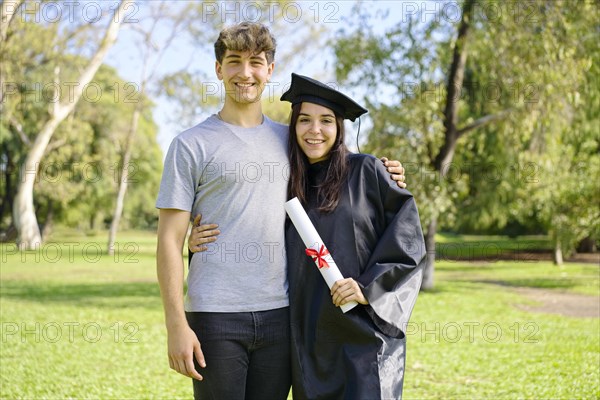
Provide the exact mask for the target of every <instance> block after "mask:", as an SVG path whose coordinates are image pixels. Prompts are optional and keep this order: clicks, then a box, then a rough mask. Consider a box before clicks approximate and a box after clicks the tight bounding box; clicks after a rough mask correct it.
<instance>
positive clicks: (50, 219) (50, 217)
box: [42, 202, 54, 240]
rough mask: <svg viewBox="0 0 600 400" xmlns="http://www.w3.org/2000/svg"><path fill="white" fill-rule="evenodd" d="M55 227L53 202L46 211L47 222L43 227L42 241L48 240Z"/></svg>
mask: <svg viewBox="0 0 600 400" xmlns="http://www.w3.org/2000/svg"><path fill="white" fill-rule="evenodd" d="M53 225H54V207H53V204H52V202H49V203H48V208H47V210H46V220H45V221H44V223H43V225H42V240H46V239H47V238H48V236H49V235H50V233H51V232H52V227H53Z"/></svg>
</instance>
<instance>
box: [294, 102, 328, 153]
mask: <svg viewBox="0 0 600 400" xmlns="http://www.w3.org/2000/svg"><path fill="white" fill-rule="evenodd" d="M336 136H337V126H336V123H335V114H334V113H333V111H331V110H330V109H329V108H327V107H323V106H321V105H318V104H314V103H307V102H304V103H302V106H301V108H300V114H299V116H298V120H297V121H296V140H298V144H299V145H300V148H301V149H302V151H303V152H304V154H306V157H307V158H308V162H310V163H311V164H314V163H316V162H318V161H323V160H326V159H327V158H329V152H330V151H331V148H332V147H333V145H334V143H335V138H336Z"/></svg>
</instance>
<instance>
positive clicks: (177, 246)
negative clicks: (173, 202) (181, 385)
mask: <svg viewBox="0 0 600 400" xmlns="http://www.w3.org/2000/svg"><path fill="white" fill-rule="evenodd" d="M189 220H190V213H189V212H187V211H181V210H174V209H160V211H159V217H158V246H157V250H156V273H157V276H158V284H159V286H160V293H161V297H162V301H163V307H164V309H165V323H166V325H167V335H168V353H169V366H170V367H171V368H172V369H174V370H175V371H177V372H179V373H180V374H182V375H185V376H188V377H190V378H194V379H198V380H202V376H201V375H200V374H199V373H198V372H197V371H196V369H195V368H194V362H193V357H194V355H195V356H196V360H197V361H198V363H199V364H200V366H201V367H205V366H206V363H205V361H204V355H203V354H202V350H201V348H200V342H199V341H198V338H197V337H196V334H195V333H194V331H193V330H192V329H191V328H190V326H189V325H188V323H187V320H186V318H185V311H184V308H183V255H182V251H183V244H184V241H185V236H186V234H187V228H188V225H189Z"/></svg>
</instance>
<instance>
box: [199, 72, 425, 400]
mask: <svg viewBox="0 0 600 400" xmlns="http://www.w3.org/2000/svg"><path fill="white" fill-rule="evenodd" d="M281 99H282V100H285V101H289V102H291V103H292V115H291V121H290V140H289V142H288V149H289V157H290V180H289V186H288V192H289V197H290V198H293V197H298V199H299V200H300V202H301V203H302V205H303V206H304V207H305V209H306V211H307V213H308V215H309V218H310V219H311V221H312V223H313V224H314V226H315V228H316V230H317V231H318V232H319V234H320V236H321V238H322V239H323V241H324V243H325V245H326V246H327V248H328V249H329V251H330V253H331V255H332V256H333V259H334V260H335V261H336V264H337V265H338V267H339V269H340V271H341V273H342V275H344V277H345V279H342V280H339V281H337V282H336V283H335V285H334V286H333V287H332V288H331V290H330V289H329V288H328V287H327V285H326V283H325V281H324V280H323V277H322V276H321V274H320V272H319V270H318V268H317V267H316V266H315V264H314V262H313V260H312V259H311V258H310V257H308V256H307V255H306V253H305V246H304V243H303V242H302V240H301V238H300V236H299V235H298V233H297V231H296V229H295V227H294V226H293V224H291V223H290V222H289V221H288V222H287V224H286V250H287V265H288V280H289V298H290V322H291V336H292V390H293V396H294V398H295V399H356V400H358V399H392V398H393V399H398V398H401V396H402V384H403V379H404V361H405V340H406V338H405V329H406V324H407V322H408V319H409V317H410V314H411V311H412V309H413V307H414V304H415V301H416V297H417V295H418V293H419V288H420V284H421V279H422V268H423V264H424V263H423V261H424V257H425V244H424V241H423V235H422V231H421V225H420V221H419V215H418V212H417V207H416V204H415V201H414V199H413V197H412V195H411V194H410V193H409V192H408V191H406V190H404V189H400V188H399V187H397V185H396V183H395V182H393V181H391V180H390V179H389V175H388V173H387V172H386V170H385V167H384V166H383V165H382V163H381V162H380V161H379V160H378V159H376V158H375V157H373V156H370V155H365V154H351V153H350V152H349V151H348V149H347V148H346V146H345V145H344V136H345V135H344V119H350V120H352V121H354V120H355V119H356V118H357V117H359V116H360V115H361V114H364V113H365V112H367V110H365V109H364V108H362V107H361V106H360V105H358V104H357V103H355V102H354V101H353V100H352V99H350V98H348V97H347V96H345V95H344V94H342V93H340V92H338V91H336V90H333V89H332V88H330V87H328V86H326V85H324V84H322V83H321V82H318V81H316V80H313V79H311V78H308V77H304V76H301V75H297V74H292V83H291V86H290V89H289V90H288V91H287V92H286V93H284V95H283V96H282V98H281ZM190 241H191V240H190ZM352 300H354V301H357V302H358V303H359V305H358V306H357V307H355V308H353V309H352V310H350V311H348V312H347V313H342V311H341V310H340V308H339V306H341V305H343V304H345V303H347V302H349V301H352Z"/></svg>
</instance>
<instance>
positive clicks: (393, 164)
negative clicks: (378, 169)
mask: <svg viewBox="0 0 600 400" xmlns="http://www.w3.org/2000/svg"><path fill="white" fill-rule="evenodd" d="M381 161H382V162H383V165H385V166H386V168H387V171H388V172H389V173H390V174H391V178H392V180H394V181H396V183H397V184H398V186H399V187H400V188H402V189H405V188H406V183H404V180H405V179H406V177H405V176H404V167H403V166H402V164H401V163H400V161H396V160H392V161H390V160H388V159H387V158H386V157H381Z"/></svg>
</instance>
